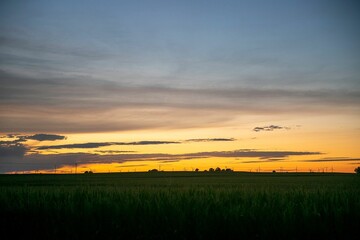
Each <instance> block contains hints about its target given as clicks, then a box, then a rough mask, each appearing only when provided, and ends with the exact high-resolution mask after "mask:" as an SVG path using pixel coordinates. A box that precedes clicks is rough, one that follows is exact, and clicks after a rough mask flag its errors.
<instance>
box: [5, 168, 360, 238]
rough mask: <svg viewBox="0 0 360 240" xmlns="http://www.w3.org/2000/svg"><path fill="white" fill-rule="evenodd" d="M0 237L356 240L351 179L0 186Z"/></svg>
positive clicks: (21, 178) (259, 177)
mask: <svg viewBox="0 0 360 240" xmlns="http://www.w3.org/2000/svg"><path fill="white" fill-rule="evenodd" d="M0 221H1V227H2V228H3V229H2V233H5V234H7V235H10V234H11V235H12V236H14V238H15V237H16V238H17V237H31V238H37V239H356V238H357V235H356V234H357V229H359V227H360V179H359V178H358V177H357V176H355V174H353V175H351V174H311V175H310V174H260V173H257V174H255V173H253V174H248V173H236V172H234V173H180V172H178V173H176V172H175V173H162V172H159V173H121V174H91V175H89V174H87V175H11V176H10V175H2V176H0Z"/></svg>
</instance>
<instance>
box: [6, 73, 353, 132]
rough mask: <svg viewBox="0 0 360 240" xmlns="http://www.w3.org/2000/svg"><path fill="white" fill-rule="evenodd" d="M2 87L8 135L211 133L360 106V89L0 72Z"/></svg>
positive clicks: (347, 110)
mask: <svg viewBox="0 0 360 240" xmlns="http://www.w3.org/2000/svg"><path fill="white" fill-rule="evenodd" d="M0 83H1V86H2V87H1V89H0V100H1V101H0V119H1V120H0V121H1V122H0V123H1V124H0V131H2V132H5V133H8V132H9V131H10V129H11V131H16V132H34V131H36V132H53V133H56V132H104V131H121V130H135V129H159V128H165V129H169V128H176V129H182V128H193V127H211V126H220V125H221V126H223V125H224V124H226V123H227V122H230V121H231V120H233V119H234V118H236V117H237V116H238V115H240V114H247V115H257V114H299V113H301V114H310V113H311V114H313V113H316V114H329V113H336V114H339V113H342V112H351V113H354V111H355V112H356V111H358V110H359V106H360V92H358V91H357V90H356V89H354V90H336V91H335V90H331V89H328V90H312V91H308V90H306V91H305V90H301V89H299V90H289V89H256V88H241V87H234V88H231V89H228V88H224V89H222V88H217V89H212V88H192V89H186V88H172V87H158V86H156V87H155V86H145V85H137V86H132V85H126V86H124V85H123V84H120V83H116V82H111V81H105V80H103V81H100V80H94V79H90V80H89V79H84V78H83V77H78V76H74V77H73V78H71V77H66V78H65V77H64V78H46V79H42V78H35V77H26V76H20V75H15V74H10V73H8V72H5V71H0ZM19 113H21V115H19ZM159 116H161V117H159ZM183 116H186V118H184V117H183ZM260 128H261V126H260ZM269 129H271V128H269ZM273 130H274V128H273Z"/></svg>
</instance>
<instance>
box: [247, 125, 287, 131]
mask: <svg viewBox="0 0 360 240" xmlns="http://www.w3.org/2000/svg"><path fill="white" fill-rule="evenodd" d="M280 129H286V130H289V129H290V128H289V127H282V126H277V125H269V126H264V127H255V128H254V129H253V131H254V132H261V131H274V130H280Z"/></svg>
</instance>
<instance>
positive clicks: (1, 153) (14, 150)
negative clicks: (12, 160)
mask: <svg viewBox="0 0 360 240" xmlns="http://www.w3.org/2000/svg"><path fill="white" fill-rule="evenodd" d="M26 152H27V148H26V146H24V145H23V144H21V143H15V144H14V143H10V144H8V143H5V144H4V143H3V142H2V143H0V159H4V158H8V157H23V156H24V155H25V153H26Z"/></svg>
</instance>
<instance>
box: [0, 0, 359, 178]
mask: <svg viewBox="0 0 360 240" xmlns="http://www.w3.org/2000/svg"><path fill="white" fill-rule="evenodd" d="M359 12H360V4H359V3H358V1H351V0H309V1H301V0H279V1H277V0H275V1H266V0H264V1H260V0H246V1H240V0H238V1H230V0H229V1H227V0H216V1H215V0H206V1H205V0H204V1H200V0H198V1H197V0H192V1H190V0H182V1H178V0H163V1H157V0H153V1H146V0H139V1H135V0H129V1H122V0H121V1H115V0H114V1H110V0H104V1H100V0H98V1H95V0H94V1H92V0H86V1H85V0H84V1H79V0H77V1H75V0H71V1H70V0H62V1H51V0H43V1H40V0H30V1H29V0H2V1H0V133H1V134H0V173H23V172H43V173H45V172H49V173H54V172H56V173H71V172H72V173H74V172H75V171H76V172H77V173H80V172H84V171H87V170H92V171H94V172H120V171H122V172H128V171H147V170H149V169H153V168H156V169H160V170H165V171H183V170H186V171H193V170H194V169H196V168H199V169H200V170H201V171H202V170H205V169H209V168H210V167H213V168H216V167H220V168H231V169H234V170H236V171H252V172H255V171H272V170H276V171H278V172H280V171H284V172H294V171H302V172H304V171H305V172H309V171H314V172H318V171H321V172H323V171H324V172H331V171H334V172H354V168H355V167H357V166H360V28H359V23H360V14H359Z"/></svg>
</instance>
